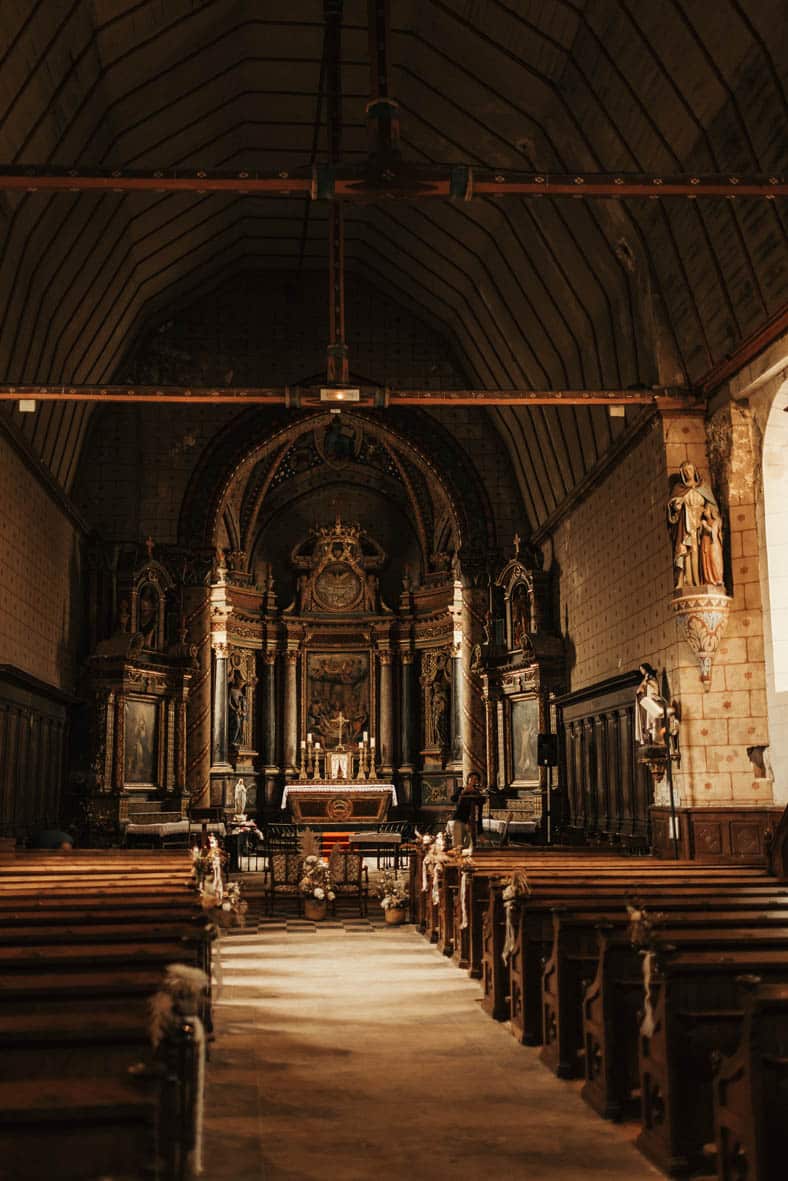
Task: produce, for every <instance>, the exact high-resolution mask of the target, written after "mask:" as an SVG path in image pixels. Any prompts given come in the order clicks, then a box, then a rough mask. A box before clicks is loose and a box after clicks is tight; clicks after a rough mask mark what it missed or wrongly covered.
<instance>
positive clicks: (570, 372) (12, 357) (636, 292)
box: [0, 0, 788, 527]
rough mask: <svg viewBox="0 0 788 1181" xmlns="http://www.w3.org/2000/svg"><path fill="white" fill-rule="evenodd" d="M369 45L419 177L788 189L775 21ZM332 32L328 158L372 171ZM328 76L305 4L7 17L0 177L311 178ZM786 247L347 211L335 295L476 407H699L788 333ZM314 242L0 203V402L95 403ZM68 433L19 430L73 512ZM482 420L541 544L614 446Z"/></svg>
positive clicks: (646, 221) (582, 8) (397, 28)
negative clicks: (730, 360)
mask: <svg viewBox="0 0 788 1181" xmlns="http://www.w3.org/2000/svg"><path fill="white" fill-rule="evenodd" d="M391 21H392V33H391V56H392V75H391V84H392V93H393V94H394V96H395V97H396V99H397V101H398V103H399V106H400V118H401V140H402V150H403V155H404V156H406V157H407V158H408V159H409V160H412V161H413V162H414V163H429V162H437V163H461V162H462V163H467V164H470V165H477V166H486V167H492V168H500V169H506V168H520V169H523V168H526V169H539V170H544V171H546V172H549V171H567V170H574V169H577V170H588V171H605V172H607V171H615V170H622V171H625V172H650V171H655V172H659V171H664V172H686V171H695V172H707V173H710V172H726V171H728V170H732V171H739V172H751V173H752V172H767V173H768V172H769V170H778V169H780V168H784V166H785V159H784V153H785V141H784V128H785V126H786V99H785V94H786V79H785V72H786V63H788V53H786V48H788V45H787V44H786V26H787V24H788V9H786V6H785V4H784V3H782V2H781V0H718V2H717V3H715V4H708V3H707V2H706V0H662V2H660V3H659V4H654V3H652V4H640V3H637V2H636V0H392V13H391ZM343 25H344V27H343V41H342V78H343V92H344V93H343V107H342V110H343V122H344V131H343V141H342V155H343V157H344V158H345V159H346V160H348V161H354V162H355V161H359V160H361V159H363V158H364V156H365V154H366V152H367V150H368V135H367V129H366V123H365V114H364V108H365V103H366V101H367V97H368V93H369V57H368V39H367V12H366V4H365V3H364V0H347V2H346V3H345V5H344V21H343ZM322 51H323V4H322V0H288V3H280V2H279V0H270V2H266V3H250V2H248V0H246V2H244V0H167V3H166V4H162V3H161V2H160V0H58V2H57V3H52V2H51V0H37V2H34V0H24V2H22V0H6V3H4V4H3V5H2V9H1V10H0V161H1V162H3V163H6V164H12V163H16V164H39V165H40V164H49V165H53V166H69V165H74V166H81V167H84V168H87V167H116V168H147V169H155V168H171V167H181V168H201V167H204V168H211V169H213V168H225V169H236V168H237V169H241V168H252V169H254V168H266V167H272V166H274V165H278V164H282V166H284V167H290V168H292V167H296V166H299V165H306V164H309V162H310V161H314V160H318V161H319V160H323V159H325V153H326V142H325V127H324V125H323V123H324V104H323V108H322V114H323V118H320V117H319V111H320V109H321V108H320V104H319V103H318V98H317V95H318V91H319V87H320V78H321V57H322ZM785 218H786V213H785V209H784V207H782V205H781V203H780V201H766V200H760V201H754V200H753V201H746V200H741V201H727V200H724V199H715V200H704V201H691V200H678V199H676V200H671V201H659V200H655V201H650V200H647V199H641V200H636V201H626V202H623V201H622V202H620V201H615V200H605V201H596V202H592V201H584V200H582V199H581V200H569V199H567V200H553V199H544V198H543V199H533V198H528V199H518V198H506V199H504V200H494V199H492V198H479V199H475V200H473V201H471V202H468V203H461V202H448V201H447V202H437V201H433V202H430V203H422V204H418V203H413V204H407V203H395V202H388V203H379V204H377V205H365V206H360V205H354V206H352V207H349V208H348V209H347V211H346V235H347V245H346V254H347V271H348V283H349V284H352V282H353V275H354V274H358V275H362V276H363V277H364V279H365V280H366V281H367V282H369V283H371V284H372V285H373V286H375V287H377V288H378V289H381V290H385V291H386V292H387V293H388V294H389V295H390V296H392V297H393V298H395V299H396V300H397V301H398V302H400V303H401V304H402V305H404V306H406V307H407V308H409V309H410V310H411V311H415V312H416V313H417V314H418V315H420V316H421V317H422V318H423V319H424V320H425V321H427V322H429V323H430V324H431V325H432V326H433V327H434V326H439V327H440V329H441V330H442V332H443V333H444V334H445V336H446V337H447V338H449V339H450V341H451V344H452V347H453V349H454V350H455V351H456V355H457V356H458V357H459V358H460V359H461V362H462V365H463V367H464V368H465V370H466V372H467V374H468V376H469V378H470V379H471V380H472V381H473V383H474V384H475V385H476V386H478V387H488V388H495V387H514V386H517V387H534V388H541V389H545V388H567V387H617V388H625V387H628V386H636V385H641V384H645V385H647V386H651V385H652V384H655V383H663V384H669V385H692V384H693V383H695V382H697V381H698V380H699V379H700V378H701V377H702V376H703V375H704V374H705V373H706V372H707V371H708V370H709V369H711V368H712V367H713V366H714V365H715V364H716V363H718V362H719V361H720V360H721V359H723V358H725V357H726V356H727V355H729V354H730V353H731V352H732V351H734V350H735V349H736V347H737V345H738V344H739V343H740V342H741V341H742V340H743V339H744V338H746V337H747V336H748V335H749V334H751V333H752V332H753V331H756V330H757V329H758V328H759V327H760V326H761V325H763V324H764V323H765V322H767V321H768V320H769V319H770V317H772V316H773V315H774V314H775V312H776V311H777V309H778V308H780V307H781V306H782V305H783V304H784V302H785V299H786V286H787V282H786V274H787V273H788V269H787V268H786V265H785V264H786V236H785ZM326 220H327V208H326V206H325V205H323V204H320V203H319V202H315V203H311V204H310V203H307V202H305V201H304V200H303V199H302V198H300V197H299V198H260V197H253V196H240V195H227V194H200V193H196V194H169V195H164V194H157V193H124V194H121V193H112V192H104V193H56V194H46V193H42V192H38V193H9V192H5V193H3V194H2V196H0V232H2V235H3V252H2V258H1V259H0V380H4V381H6V382H20V383H22V382H44V383H49V384H52V383H61V382H62V383H100V382H102V381H108V380H110V379H112V378H113V377H114V376H116V375H117V374H118V373H119V372H120V371H121V368H122V362H123V359H124V357H126V356H127V355H128V353H129V350H130V349H131V348H132V347H133V345H134V342H135V341H136V340H137V339H138V337H139V335H140V334H141V333H142V332H144V331H145V330H146V328H147V327H148V326H150V325H154V324H155V323H156V322H157V321H159V320H160V319H162V318H163V317H165V316H166V315H167V314H168V312H170V311H171V310H172V309H173V308H177V307H179V306H182V305H183V304H184V303H187V302H189V301H191V300H192V299H193V298H195V297H196V296H197V295H199V294H203V293H205V292H206V291H208V290H210V289H211V288H212V287H214V286H216V285H218V284H219V283H222V282H225V281H226V280H227V279H228V278H231V277H232V275H233V274H236V273H239V272H241V271H249V270H250V269H251V270H260V269H269V268H270V269H276V270H278V271H280V272H281V271H282V270H291V271H292V272H293V274H294V275H297V274H298V273H299V272H300V271H302V270H303V269H305V268H308V269H324V268H325V266H326V239H327V230H326ZM261 331H264V326H261ZM315 332H316V333H318V334H321V335H323V334H325V332H326V325H325V324H324V323H319V324H315ZM351 366H352V357H351ZM296 376H297V375H296ZM262 381H265V375H261V382H262ZM88 412H89V408H88V407H87V406H86V405H84V404H69V405H59V404H56V405H42V406H40V407H39V409H38V411H37V413H36V414H35V415H30V416H25V417H22V416H18V415H15V417H16V418H17V421H18V422H19V423H20V424H21V425H22V427H23V429H24V430H25V431H26V433H27V434H28V436H29V438H30V440H31V442H32V444H33V445H34V447H35V448H36V449H37V451H38V453H39V454H40V455H41V457H42V458H43V459H44V461H45V462H46V463H47V464H48V465H49V467H50V468H51V470H52V472H53V474H54V475H55V476H56V478H57V479H59V480H60V481H61V482H62V483H63V484H64V485H65V486H66V487H67V488H68V487H69V486H70V484H71V481H72V480H73V477H74V473H75V471H76V467H77V464H78V461H79V455H80V449H81V446H82V442H83V439H84V435H85V430H86V425H87V418H88ZM487 412H488V413H490V414H491V415H493V417H494V419H495V422H496V425H497V427H498V429H499V431H500V433H501V436H502V438H503V440H504V441H505V444H506V446H507V447H508V449H509V452H510V454H511V456H512V460H513V463H514V465H515V469H516V472H517V476H518V480H519V483H520V487H521V491H522V494H523V499H524V503H525V506H526V510H527V512H528V514H529V516H530V519H531V523H532V525H533V526H534V527H537V526H538V525H539V524H540V523H542V522H544V521H545V520H546V519H547V518H548V517H549V516H550V514H551V513H552V512H553V511H554V510H555V508H556V506H557V505H559V504H560V503H561V501H562V500H563V499H564V498H565V497H566V496H567V495H568V494H570V493H571V491H572V489H573V488H574V487H575V486H576V485H577V483H578V482H579V481H580V480H581V479H582V477H583V475H584V474H585V473H586V472H587V471H588V470H589V468H590V467H592V466H593V464H594V463H595V462H596V461H597V460H598V458H599V457H600V456H601V455H602V454H603V453H604V451H605V450H606V449H607V448H608V447H609V445H610V444H611V442H612V440H613V438H614V436H615V434H616V433H617V432H619V431H621V430H622V429H624V426H625V425H626V420H621V419H610V418H609V417H608V415H607V412H606V410H605V408H603V407H598V408H597V407H594V408H586V407H578V408H569V407H561V408H553V407H542V408H536V407H534V408H511V409H491V410H489V411H487ZM627 413H628V414H630V413H631V412H630V411H629V410H628V411H627Z"/></svg>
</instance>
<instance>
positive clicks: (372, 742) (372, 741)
mask: <svg viewBox="0 0 788 1181" xmlns="http://www.w3.org/2000/svg"><path fill="white" fill-rule="evenodd" d="M369 745H370V746H371V747H372V749H373V750H374V749H375V739H374V738H370V740H369Z"/></svg>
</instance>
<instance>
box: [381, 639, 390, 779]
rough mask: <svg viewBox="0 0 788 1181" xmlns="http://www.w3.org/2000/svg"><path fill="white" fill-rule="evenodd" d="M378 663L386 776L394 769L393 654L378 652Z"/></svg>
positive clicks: (383, 756) (385, 651)
mask: <svg viewBox="0 0 788 1181" xmlns="http://www.w3.org/2000/svg"><path fill="white" fill-rule="evenodd" d="M378 661H379V664H380V705H379V707H378V717H379V720H380V733H379V735H378V745H379V751H378V757H379V758H380V769H381V773H382V774H383V775H385V776H387V777H388V776H389V775H390V774H391V771H392V768H393V763H394V759H393V754H394V752H393V750H392V744H393V735H394V727H393V724H392V722H393V717H392V714H393V709H394V702H393V700H392V694H391V652H389V651H388V650H386V649H382V650H380V651H379V652H378Z"/></svg>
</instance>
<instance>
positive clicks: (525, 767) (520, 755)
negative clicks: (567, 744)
mask: <svg viewBox="0 0 788 1181" xmlns="http://www.w3.org/2000/svg"><path fill="white" fill-rule="evenodd" d="M538 736H539V700H538V698H536V697H519V698H515V699H514V700H513V701H512V703H511V744H512V745H511V750H512V784H513V785H514V786H515V787H526V786H528V787H533V786H534V785H535V784H538V783H539V782H540V777H539V763H538V761H537V745H538Z"/></svg>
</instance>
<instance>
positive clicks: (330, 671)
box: [303, 652, 370, 750]
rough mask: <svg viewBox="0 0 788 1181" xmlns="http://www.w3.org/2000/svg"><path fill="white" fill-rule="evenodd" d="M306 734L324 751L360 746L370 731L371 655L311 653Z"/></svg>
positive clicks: (307, 664)
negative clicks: (365, 732)
mask: <svg viewBox="0 0 788 1181" xmlns="http://www.w3.org/2000/svg"><path fill="white" fill-rule="evenodd" d="M305 682H306V683H305V706H306V708H305V710H304V715H303V716H304V718H305V721H306V732H307V733H308V734H311V735H312V740H313V741H314V742H319V743H320V745H321V746H322V747H323V749H324V750H332V749H336V748H337V747H338V746H340V744H341V745H342V746H343V747H347V746H352V745H354V744H358V743H359V742H360V741H361V738H362V736H363V734H364V731H365V730H366V731H369V729H370V725H369V712H370V698H369V653H368V652H353V653H350V654H342V653H338V652H309V653H307V658H306V678H305Z"/></svg>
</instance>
